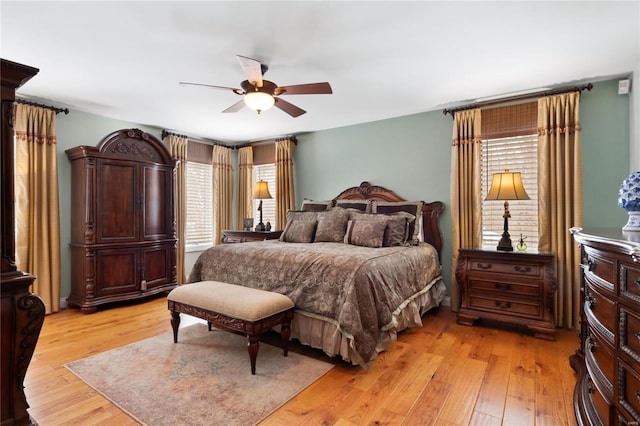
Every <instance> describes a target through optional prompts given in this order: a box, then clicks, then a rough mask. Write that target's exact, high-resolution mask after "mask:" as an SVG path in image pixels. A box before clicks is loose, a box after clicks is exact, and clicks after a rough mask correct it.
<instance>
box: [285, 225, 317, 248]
mask: <svg viewBox="0 0 640 426" xmlns="http://www.w3.org/2000/svg"><path fill="white" fill-rule="evenodd" d="M316 225H317V222H316V221H315V220H314V221H304V220H290V221H288V222H287V226H285V228H284V231H282V235H280V241H284V242H286V243H311V242H313V237H314V235H315V233H316Z"/></svg>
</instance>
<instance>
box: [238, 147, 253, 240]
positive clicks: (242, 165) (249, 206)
mask: <svg viewBox="0 0 640 426" xmlns="http://www.w3.org/2000/svg"><path fill="white" fill-rule="evenodd" d="M252 192H253V148H252V147H250V146H245V147H243V148H240V149H239V150H238V214H237V218H236V229H243V227H244V223H243V219H244V218H245V217H253V200H252V199H251V195H252Z"/></svg>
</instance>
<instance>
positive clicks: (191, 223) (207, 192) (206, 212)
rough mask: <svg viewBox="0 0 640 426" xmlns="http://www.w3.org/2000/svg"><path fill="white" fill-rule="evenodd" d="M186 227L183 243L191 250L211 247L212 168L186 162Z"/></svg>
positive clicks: (206, 165) (207, 165)
mask: <svg viewBox="0 0 640 426" xmlns="http://www.w3.org/2000/svg"><path fill="white" fill-rule="evenodd" d="M186 175H187V226H186V231H185V233H186V235H185V243H186V246H187V247H188V248H189V249H191V250H197V249H199V248H206V247H209V246H211V245H213V167H212V166H211V164H203V163H194V162H187V167H186Z"/></svg>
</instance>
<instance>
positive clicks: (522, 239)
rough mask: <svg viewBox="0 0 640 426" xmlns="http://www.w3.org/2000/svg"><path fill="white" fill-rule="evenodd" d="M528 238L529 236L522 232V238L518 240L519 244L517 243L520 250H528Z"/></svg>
mask: <svg viewBox="0 0 640 426" xmlns="http://www.w3.org/2000/svg"><path fill="white" fill-rule="evenodd" d="M526 239H527V237H523V236H522V234H520V240H519V241H518V244H516V248H517V249H518V251H527V243H525V242H524V240H526Z"/></svg>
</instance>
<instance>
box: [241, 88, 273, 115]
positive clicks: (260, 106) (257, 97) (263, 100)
mask: <svg viewBox="0 0 640 426" xmlns="http://www.w3.org/2000/svg"><path fill="white" fill-rule="evenodd" d="M244 103H245V104H246V105H247V106H248V107H249V108H251V109H252V110H254V111H256V112H257V113H258V114H260V113H261V112H263V111H266V110H268V109H269V108H271V107H272V106H273V104H274V103H275V99H274V98H273V96H271V95H270V94H269V93H266V92H260V91H255V92H248V93H247V94H246V95H244Z"/></svg>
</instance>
